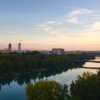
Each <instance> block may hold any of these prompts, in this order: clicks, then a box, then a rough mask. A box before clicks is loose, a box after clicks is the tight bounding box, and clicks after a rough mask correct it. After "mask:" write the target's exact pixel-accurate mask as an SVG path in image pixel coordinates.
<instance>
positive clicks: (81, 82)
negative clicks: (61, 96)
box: [70, 71, 100, 100]
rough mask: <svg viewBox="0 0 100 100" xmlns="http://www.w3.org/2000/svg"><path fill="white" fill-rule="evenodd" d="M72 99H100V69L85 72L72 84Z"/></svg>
mask: <svg viewBox="0 0 100 100" xmlns="http://www.w3.org/2000/svg"><path fill="white" fill-rule="evenodd" d="M70 92H71V98H70V100H100V71H98V72H97V74H92V73H88V72H87V73H84V74H83V75H82V76H78V79H77V80H75V81H73V82H72V83H71V85H70Z"/></svg>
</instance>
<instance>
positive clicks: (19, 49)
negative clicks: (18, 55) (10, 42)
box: [18, 43, 21, 51]
mask: <svg viewBox="0 0 100 100" xmlns="http://www.w3.org/2000/svg"><path fill="white" fill-rule="evenodd" d="M18 51H21V43H18Z"/></svg>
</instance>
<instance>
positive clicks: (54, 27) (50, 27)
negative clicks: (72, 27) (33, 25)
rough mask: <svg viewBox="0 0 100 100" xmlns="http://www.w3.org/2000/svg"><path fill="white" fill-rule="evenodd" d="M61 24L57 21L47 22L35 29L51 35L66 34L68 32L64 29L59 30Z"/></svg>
mask: <svg viewBox="0 0 100 100" xmlns="http://www.w3.org/2000/svg"><path fill="white" fill-rule="evenodd" d="M61 24H62V23H60V22H57V21H48V22H45V23H43V24H40V25H37V27H38V28H39V29H41V30H43V31H46V32H48V33H49V34H51V35H64V34H68V33H69V30H68V29H66V28H61V26H60V25H61Z"/></svg>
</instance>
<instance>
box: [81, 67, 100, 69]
mask: <svg viewBox="0 0 100 100" xmlns="http://www.w3.org/2000/svg"><path fill="white" fill-rule="evenodd" d="M81 68H84V69H100V67H81Z"/></svg>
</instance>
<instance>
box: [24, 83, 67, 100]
mask: <svg viewBox="0 0 100 100" xmlns="http://www.w3.org/2000/svg"><path fill="white" fill-rule="evenodd" d="M67 94H68V88H67V86H66V85H64V86H62V85H60V84H59V83H58V82H56V81H39V82H37V83H35V84H34V85H33V84H28V85H27V87H26V95H27V100H66V98H67V96H68V95H67Z"/></svg>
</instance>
